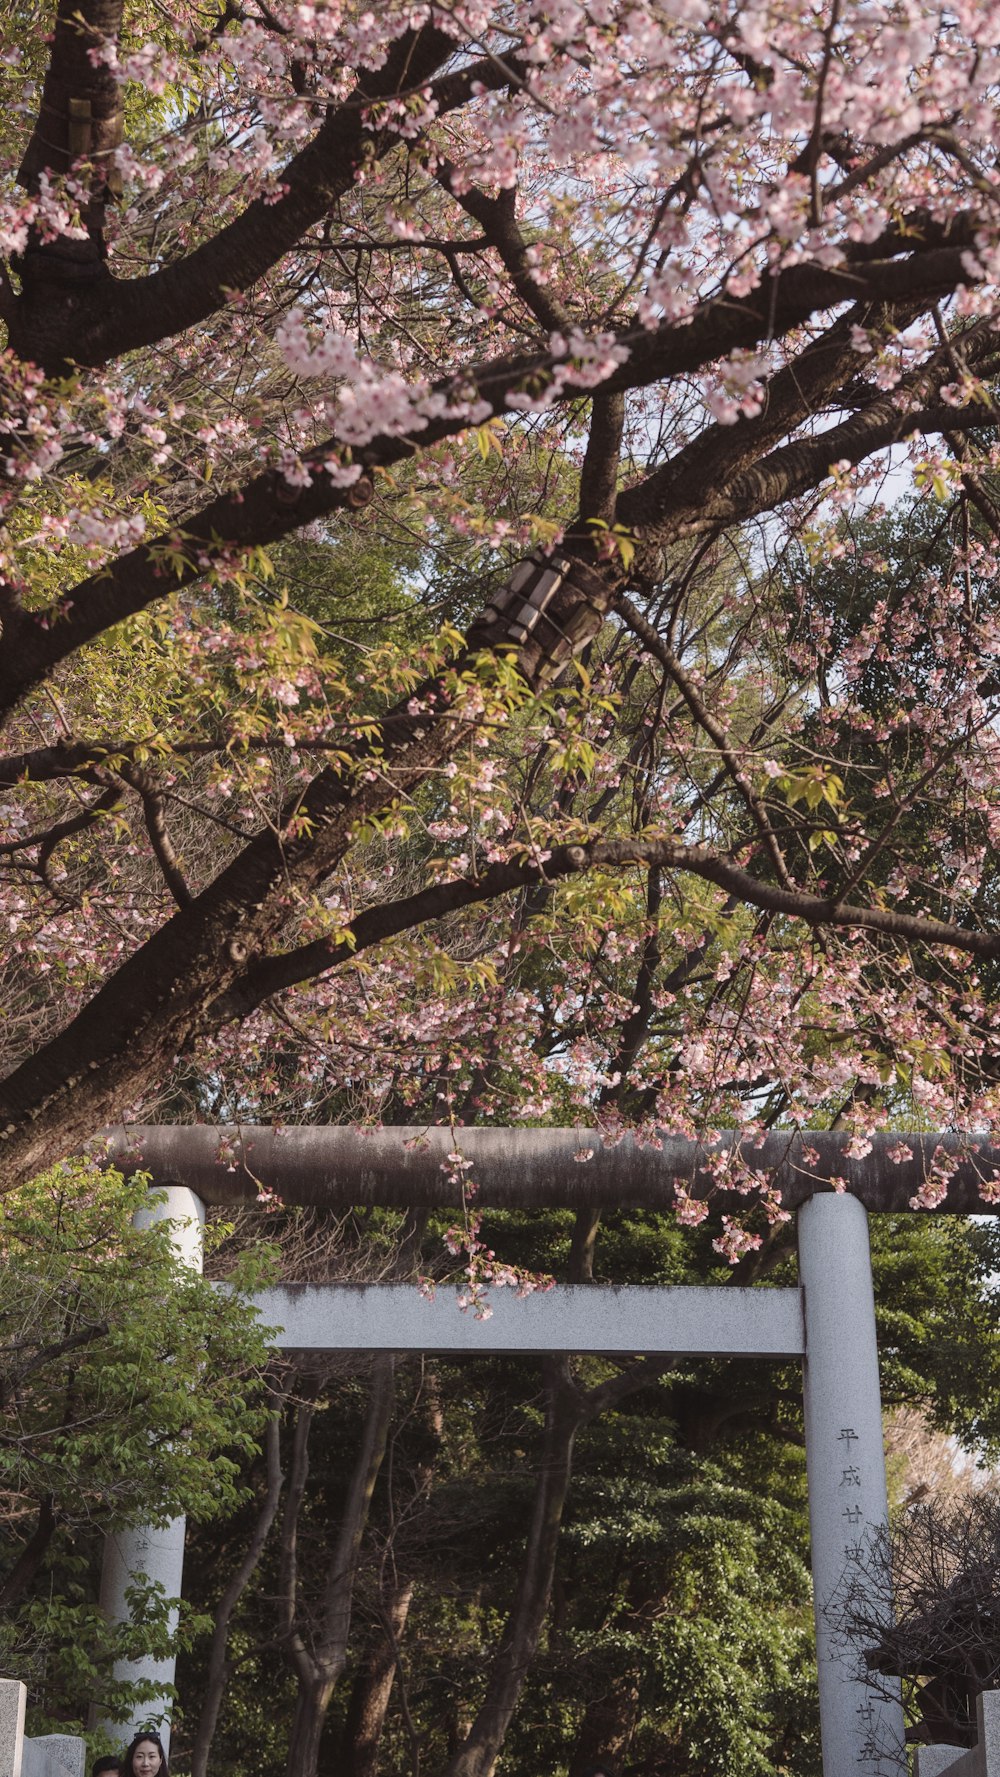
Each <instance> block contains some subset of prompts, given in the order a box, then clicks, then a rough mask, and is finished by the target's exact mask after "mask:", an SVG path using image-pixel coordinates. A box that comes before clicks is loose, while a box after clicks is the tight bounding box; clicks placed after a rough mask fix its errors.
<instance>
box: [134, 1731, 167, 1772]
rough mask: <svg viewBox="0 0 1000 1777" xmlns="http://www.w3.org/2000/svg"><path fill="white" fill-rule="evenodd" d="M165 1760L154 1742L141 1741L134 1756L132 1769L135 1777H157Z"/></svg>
mask: <svg viewBox="0 0 1000 1777" xmlns="http://www.w3.org/2000/svg"><path fill="white" fill-rule="evenodd" d="M162 1763H163V1760H162V1759H161V1757H160V1754H159V1752H158V1750H157V1747H156V1742H155V1741H154V1740H140V1741H139V1744H138V1746H137V1747H136V1749H135V1751H134V1752H133V1754H132V1769H133V1771H134V1772H135V1777H156V1773H157V1771H158V1770H159V1768H160V1766H161V1765H162Z"/></svg>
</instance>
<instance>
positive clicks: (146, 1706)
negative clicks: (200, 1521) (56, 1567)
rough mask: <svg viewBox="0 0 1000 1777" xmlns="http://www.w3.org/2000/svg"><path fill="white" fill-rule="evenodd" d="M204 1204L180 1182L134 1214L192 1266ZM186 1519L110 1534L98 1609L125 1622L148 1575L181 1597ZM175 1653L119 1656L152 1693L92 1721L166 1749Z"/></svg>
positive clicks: (121, 1671) (120, 1667) (195, 1266)
mask: <svg viewBox="0 0 1000 1777" xmlns="http://www.w3.org/2000/svg"><path fill="white" fill-rule="evenodd" d="M204 1220H205V1206H204V1204H203V1203H202V1201H201V1199H200V1198H199V1197H196V1196H195V1194H194V1192H193V1191H189V1190H188V1189H187V1188H186V1186H184V1185H170V1186H168V1187H167V1188H166V1189H163V1188H162V1187H161V1188H160V1189H159V1190H158V1191H157V1193H156V1196H155V1198H154V1201H153V1202H152V1203H150V1204H149V1205H148V1206H146V1207H145V1208H143V1209H140V1210H139V1211H138V1212H137V1214H136V1216H135V1224H136V1227H137V1228H143V1227H149V1226H150V1225H151V1224H152V1223H153V1222H164V1221H166V1222H169V1223H170V1224H171V1228H170V1234H171V1240H172V1243H173V1246H174V1250H175V1252H176V1253H177V1255H178V1257H179V1258H180V1259H181V1260H182V1262H183V1263H184V1264H185V1265H190V1266H191V1268H192V1270H194V1271H200V1270H201V1268H202V1226H203V1223H204ZM185 1528H186V1525H185V1520H184V1519H183V1518H174V1519H172V1520H171V1522H170V1523H169V1524H164V1525H161V1526H154V1525H139V1526H137V1527H136V1528H134V1529H132V1530H121V1531H118V1532H117V1534H115V1533H112V1534H111V1535H109V1536H108V1538H107V1541H106V1543H105V1549H104V1566H103V1571H102V1574H101V1609H102V1610H103V1612H104V1614H105V1616H106V1617H107V1618H108V1620H109V1621H110V1622H112V1623H127V1622H129V1620H130V1618H131V1614H132V1613H131V1610H130V1608H129V1601H128V1589H129V1586H130V1585H131V1584H132V1583H133V1581H134V1580H137V1579H141V1578H144V1579H147V1580H151V1581H153V1582H154V1583H155V1584H157V1585H159V1586H161V1587H162V1589H163V1592H164V1594H165V1596H166V1597H167V1598H179V1597H180V1595H181V1579H182V1577H183V1573H184V1532H185ZM177 1615H178V1613H177V1609H176V1607H175V1608H174V1609H173V1610H172V1611H171V1613H170V1618H169V1629H170V1633H171V1634H173V1632H174V1631H175V1630H176V1628H177ZM175 1665H176V1658H175V1656H174V1655H173V1654H169V1655H168V1656H167V1657H166V1658H165V1659H160V1660H158V1659H155V1658H154V1657H153V1655H151V1654H146V1655H144V1656H142V1657H141V1658H139V1659H136V1660H119V1661H117V1663H116V1665H115V1677H116V1678H119V1679H131V1680H139V1679H144V1680H145V1681H146V1682H147V1683H148V1684H150V1685H152V1686H154V1687H155V1692H156V1694H155V1695H154V1696H153V1697H152V1698H151V1700H150V1701H149V1702H147V1703H141V1704H139V1705H138V1707H137V1708H136V1709H135V1710H133V1712H132V1715H131V1717H130V1718H129V1719H128V1720H126V1721H125V1722H124V1723H123V1722H121V1721H118V1720H115V1719H114V1718H112V1717H109V1716H100V1717H98V1720H97V1722H96V1726H98V1727H101V1728H104V1729H105V1730H106V1731H107V1732H108V1733H109V1734H110V1735H111V1737H112V1739H121V1740H130V1739H131V1738H132V1735H133V1734H135V1733H137V1732H138V1730H139V1728H140V1727H151V1726H155V1728H156V1732H157V1733H158V1734H159V1736H160V1738H161V1740H162V1741H163V1745H164V1748H165V1750H166V1751H167V1752H169V1751H170V1711H171V1709H172V1707H173V1703H172V1698H171V1687H172V1685H173V1682H174V1668H175Z"/></svg>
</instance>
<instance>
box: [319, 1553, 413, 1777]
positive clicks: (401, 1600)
mask: <svg viewBox="0 0 1000 1777" xmlns="http://www.w3.org/2000/svg"><path fill="white" fill-rule="evenodd" d="M412 1597H413V1581H412V1580H405V1581H403V1582H402V1583H401V1584H400V1585H398V1586H397V1587H396V1588H395V1589H394V1591H393V1592H391V1593H390V1595H389V1598H388V1600H387V1603H386V1614H385V1621H384V1622H383V1623H381V1624H379V1625H378V1626H377V1627H376V1630H375V1634H374V1635H373V1637H372V1640H371V1642H370V1643H369V1646H368V1649H367V1652H366V1654H365V1657H364V1659H363V1661H362V1663H361V1669H360V1671H359V1672H358V1675H357V1678H356V1679H355V1681H354V1688H353V1690H352V1692H351V1700H350V1703H349V1704H348V1708H347V1720H346V1722H345V1723H344V1737H343V1742H342V1748H341V1756H340V1759H339V1761H338V1765H337V1769H338V1771H339V1772H340V1773H341V1777H376V1773H377V1771H378V1748H379V1741H380V1740H381V1738H382V1729H383V1727H384V1725H385V1716H386V1711H387V1709H388V1707H389V1698H390V1696H391V1695H392V1687H393V1682H394V1680H395V1677H396V1661H397V1655H398V1650H399V1639H400V1636H401V1635H402V1633H403V1630H404V1629H405V1627H406V1618H407V1615H408V1613H409V1609H410V1600H411V1599H412Z"/></svg>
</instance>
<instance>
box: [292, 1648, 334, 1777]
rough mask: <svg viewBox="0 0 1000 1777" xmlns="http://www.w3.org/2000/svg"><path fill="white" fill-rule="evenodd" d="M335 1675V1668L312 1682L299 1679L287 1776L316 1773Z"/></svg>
mask: <svg viewBox="0 0 1000 1777" xmlns="http://www.w3.org/2000/svg"><path fill="white" fill-rule="evenodd" d="M338 1677H339V1672H337V1673H334V1675H333V1676H332V1677H326V1676H324V1677H322V1678H317V1679H315V1680H314V1681H313V1683H312V1684H303V1683H302V1682H301V1680H300V1682H299V1693H298V1696H297V1697H296V1699H295V1713H294V1715H293V1716H292V1728H291V1734H290V1736H289V1741H288V1767H287V1768H288V1777H316V1773H317V1771H318V1770H319V1748H320V1741H321V1740H322V1738H323V1729H324V1727H325V1725H326V1712H327V1710H328V1709H329V1707H330V1703H331V1700H332V1698H333V1693H334V1691H335V1690H336V1688H337V1678H338Z"/></svg>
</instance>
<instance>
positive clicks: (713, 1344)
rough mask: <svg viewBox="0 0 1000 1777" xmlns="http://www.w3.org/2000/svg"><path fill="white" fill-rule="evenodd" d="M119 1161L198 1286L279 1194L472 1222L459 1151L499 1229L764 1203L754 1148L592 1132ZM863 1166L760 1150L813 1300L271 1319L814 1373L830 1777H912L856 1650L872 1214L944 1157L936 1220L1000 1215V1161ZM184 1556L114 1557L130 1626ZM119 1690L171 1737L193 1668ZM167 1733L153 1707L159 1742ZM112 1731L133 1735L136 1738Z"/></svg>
mask: <svg viewBox="0 0 1000 1777" xmlns="http://www.w3.org/2000/svg"><path fill="white" fill-rule="evenodd" d="M104 1140H105V1144H106V1152H107V1158H108V1162H109V1164H114V1165H116V1166H118V1167H121V1168H124V1169H125V1170H128V1171H137V1170H143V1171H145V1172H148V1173H149V1175H150V1178H151V1182H152V1187H153V1189H154V1190H156V1191H158V1192H161V1193H162V1194H163V1195H162V1197H161V1200H160V1201H159V1202H157V1203H154V1204H153V1205H152V1206H151V1208H150V1209H149V1210H148V1211H146V1212H143V1214H144V1215H146V1216H148V1217H150V1218H152V1219H156V1220H160V1219H166V1220H169V1221H170V1222H171V1223H172V1225H173V1229H174V1239H175V1241H176V1243H177V1246H178V1249H179V1251H180V1252H181V1254H182V1255H183V1257H184V1258H185V1260H186V1261H187V1262H188V1263H190V1264H195V1265H198V1264H200V1248H201V1224H202V1222H203V1220H204V1214H205V1207H206V1206H207V1205H223V1206H230V1207H231V1206H234V1205H236V1204H240V1203H253V1202H254V1201H255V1200H256V1198H257V1194H258V1189H259V1187H260V1186H262V1185H263V1186H265V1187H266V1188H268V1189H269V1190H273V1191H275V1192H277V1193H278V1195H280V1196H281V1197H282V1198H283V1199H284V1201H285V1202H287V1203H291V1204H303V1205H325V1206H329V1207H336V1208H347V1207H350V1206H352V1205H363V1204H373V1203H379V1204H389V1205H399V1206H405V1205H412V1206H427V1207H442V1206H448V1205H455V1206H458V1205H460V1204H461V1202H462V1192H463V1185H462V1181H461V1173H460V1170H459V1169H456V1168H454V1167H450V1166H449V1165H448V1156H449V1154H451V1153H452V1150H453V1148H454V1147H455V1145H456V1142H457V1143H458V1144H459V1145H460V1148H461V1154H462V1157H463V1158H464V1159H466V1160H469V1161H471V1162H472V1167H471V1174H472V1177H473V1178H474V1179H475V1181H476V1186H477V1191H476V1204H477V1206H478V1207H501V1206H503V1207H520V1208H534V1207H542V1206H551V1205H561V1206H565V1207H570V1208H574V1209H580V1208H584V1207H593V1208H601V1209H604V1210H612V1209H616V1208H624V1207H631V1208H636V1207H638V1208H656V1209H669V1208H670V1207H671V1204H672V1202H673V1201H674V1197H675V1189H676V1186H677V1185H678V1184H680V1185H682V1186H683V1187H684V1189H685V1191H686V1192H687V1193H688V1195H689V1196H692V1197H707V1196H709V1195H711V1197H712V1199H713V1206H716V1205H721V1207H722V1208H725V1207H726V1206H727V1203H729V1204H730V1206H731V1204H732V1203H733V1202H735V1203H737V1204H739V1205H740V1206H742V1207H744V1208H745V1207H746V1202H747V1199H746V1197H745V1196H744V1195H739V1196H737V1195H736V1194H735V1193H733V1192H732V1191H731V1190H727V1189H726V1186H725V1183H724V1180H725V1169H724V1167H723V1170H722V1172H721V1173H720V1172H719V1170H718V1162H720V1161H723V1162H724V1161H725V1160H726V1158H727V1156H728V1157H732V1152H733V1149H734V1147H736V1146H737V1145H738V1144H739V1137H738V1136H729V1137H724V1138H723V1139H722V1140H721V1141H719V1142H717V1143H715V1144H712V1145H711V1146H705V1145H701V1144H698V1143H694V1142H690V1141H684V1140H681V1139H679V1138H674V1137H664V1139H663V1141H662V1142H661V1143H660V1145H659V1146H654V1145H650V1144H643V1145H638V1144H636V1143H635V1142H634V1141H632V1139H631V1138H625V1139H624V1140H622V1141H620V1142H617V1143H615V1144H614V1145H611V1146H607V1147H605V1146H604V1145H603V1144H602V1142H601V1140H600V1138H599V1137H598V1136H596V1135H595V1134H594V1133H593V1132H592V1131H588V1130H579V1129H577V1130H561V1129H480V1128H475V1129H463V1130H461V1131H459V1132H457V1134H456V1135H454V1136H453V1134H452V1132H451V1131H449V1130H446V1129H430V1130H427V1131H425V1132H424V1133H423V1135H421V1134H420V1132H419V1131H415V1130H413V1129H410V1128H404V1129H378V1130H372V1131H357V1130H351V1129H345V1128H341V1127H330V1128H293V1129H288V1130H284V1131H279V1132H275V1131H272V1130H269V1129H257V1128H247V1127H244V1128H242V1129H223V1130H220V1129H217V1128H210V1127H207V1126H201V1125H196V1126H185V1127H168V1126H163V1127H160V1126H148V1127H144V1128H133V1129H129V1130H127V1131H118V1132H106V1134H105V1137H104ZM846 1146H847V1140H846V1138H845V1137H843V1136H840V1135H832V1134H829V1133H826V1132H823V1133H815V1134H812V1133H810V1134H809V1135H808V1136H806V1137H805V1138H799V1137H796V1136H789V1135H769V1136H768V1137H767V1138H766V1139H765V1140H764V1141H763V1142H762V1143H758V1144H755V1145H750V1144H744V1145H743V1146H742V1148H741V1149H740V1152H741V1154H742V1156H743V1158H744V1159H745V1161H746V1162H747V1163H748V1164H749V1165H750V1166H752V1168H753V1169H754V1171H755V1172H760V1173H764V1172H767V1173H769V1174H773V1176H774V1179H775V1183H776V1185H777V1187H778V1188H779V1190H780V1193H781V1199H782V1204H783V1206H785V1207H787V1208H789V1209H793V1210H797V1212H798V1227H797V1233H798V1254H799V1284H798V1287H797V1288H791V1289H773V1288H769V1287H764V1288H749V1289H739V1288H734V1287H731V1286H720V1287H716V1288H700V1287H696V1286H681V1287H655V1288H645V1287H638V1286H628V1287H620V1288H614V1287H607V1286H602V1285H599V1284H587V1285H577V1286H564V1287H561V1288H560V1287H556V1288H554V1289H552V1290H550V1291H548V1292H545V1293H544V1294H539V1295H535V1296H531V1297H528V1298H527V1299H526V1300H523V1301H517V1300H514V1299H512V1298H511V1297H510V1296H509V1295H507V1293H506V1292H504V1291H503V1290H496V1291H494V1292H493V1294H492V1296H491V1306H492V1308H493V1316H492V1318H491V1319H490V1320H488V1321H482V1320H476V1319H475V1318H473V1317H471V1316H468V1315H463V1314H461V1313H460V1312H458V1310H457V1309H456V1307H455V1303H454V1300H453V1299H452V1298H451V1295H450V1292H442V1294H441V1296H440V1297H439V1298H438V1299H437V1300H436V1301H433V1302H428V1301H427V1300H425V1299H424V1298H423V1297H422V1296H421V1295H419V1294H418V1292H417V1291H416V1290H415V1289H414V1288H413V1287H412V1286H411V1285H401V1284H375V1285H368V1286H350V1285H337V1284H327V1285H298V1286H294V1285H293V1286H288V1287H285V1288H278V1289H273V1290H267V1291H264V1292H262V1293H261V1294H260V1296H259V1297H258V1298H257V1306H258V1308H259V1311H260V1314H261V1317H262V1319H263V1320H264V1321H265V1322H266V1323H268V1324H270V1325H274V1326H276V1327H279V1328H280V1329H281V1331H280V1332H279V1333H278V1335H277V1339H276V1344H277V1346H278V1347H279V1348H280V1349H285V1350H298V1351H302V1350H309V1351H355V1352H359V1353H365V1352H367V1353H372V1352H379V1351H382V1352H385V1351H392V1352H406V1351H413V1352H419V1351H434V1352H441V1353H446V1354H448V1355H449V1356H456V1355H458V1354H461V1353H466V1354H468V1355H474V1354H476V1353H480V1354H483V1355H493V1356H495V1355H498V1354H503V1353H510V1354H516V1355H522V1356H526V1355H530V1354H537V1353H543V1352H546V1353H547V1352H573V1353H577V1354H585V1353H591V1354H602V1355H615V1354H622V1355H633V1354H640V1353H643V1354H649V1355H654V1356H655V1355H663V1356H671V1357H677V1358H681V1357H694V1356H714V1357H732V1358H740V1357H756V1358H771V1359H775V1360H779V1359H785V1360H788V1359H796V1360H798V1361H800V1362H801V1364H802V1369H803V1388H804V1404H805V1434H806V1461H807V1474H808V1485H809V1521H810V1539H811V1548H812V1570H813V1588H814V1605H815V1621H816V1647H817V1658H818V1667H819V1697H820V1723H821V1733H822V1742H823V1771H824V1777H851V1774H852V1773H857V1777H898V1773H899V1771H900V1770H901V1768H905V1766H904V1762H903V1761H902V1757H901V1755H902V1747H903V1726H904V1724H903V1715H902V1708H901V1706H900V1704H899V1701H898V1699H893V1698H892V1697H891V1696H890V1697H888V1698H887V1696H886V1694H885V1690H884V1685H883V1687H882V1688H880V1689H875V1688H874V1687H872V1686H870V1685H869V1684H868V1683H867V1681H866V1678H865V1675H864V1669H863V1662H862V1661H861V1658H860V1649H858V1648H857V1647H856V1646H852V1645H851V1644H850V1643H849V1641H848V1640H847V1639H846V1638H845V1635H844V1632H843V1628H842V1626H841V1625H840V1624H838V1621H837V1611H836V1600H837V1597H838V1595H839V1594H840V1593H841V1591H842V1588H843V1585H844V1581H845V1576H848V1575H850V1574H851V1573H852V1572H853V1571H854V1564H857V1568H856V1575H855V1578H856V1577H857V1575H862V1574H863V1571H864V1570H863V1562H862V1557H863V1552H864V1549H865V1545H866V1539H867V1538H869V1537H870V1536H871V1535H872V1534H873V1533H875V1532H877V1530H878V1529H879V1528H880V1527H881V1526H882V1525H884V1524H885V1522H886V1519H887V1511H888V1508H887V1500H886V1481H885V1460H884V1452H883V1445H882V1418H881V1400H880V1393H879V1376H878V1352H877V1346H876V1336H875V1310H874V1298H873V1293H872V1277H871V1260H870V1253H869V1244H868V1227H867V1212H868V1211H874V1212H891V1213H900V1212H902V1211H906V1210H909V1209H911V1208H912V1207H913V1203H912V1200H913V1199H915V1198H916V1197H917V1194H918V1193H919V1192H921V1191H925V1192H926V1187H927V1183H928V1180H929V1179H931V1178H932V1176H933V1175H932V1171H931V1167H932V1162H933V1160H934V1158H935V1156H937V1157H938V1158H940V1157H941V1156H942V1155H944V1156H948V1157H950V1158H951V1159H952V1160H953V1161H954V1162H955V1164H954V1167H953V1170H952V1173H951V1177H950V1180H949V1183H948V1188H947V1192H946V1193H945V1195H944V1196H943V1198H942V1200H941V1202H940V1203H938V1204H937V1205H936V1207H937V1208H938V1209H941V1210H944V1211H946V1212H950V1213H957V1214H969V1213H980V1214H981V1213H987V1214H989V1213H994V1214H995V1213H1000V1204H994V1203H992V1202H990V1201H989V1200H988V1198H989V1189H990V1186H991V1184H992V1180H993V1178H994V1173H995V1169H997V1170H1000V1149H996V1148H993V1147H991V1146H990V1144H989V1143H986V1142H978V1143H976V1144H975V1146H974V1147H973V1146H972V1144H970V1143H969V1141H968V1140H964V1141H960V1140H959V1139H958V1138H956V1137H949V1136H924V1135H920V1136H906V1137H901V1136H899V1135H896V1134H893V1135H892V1136H877V1137H874V1138H873V1139H872V1145H871V1151H870V1153H869V1154H868V1155H866V1157H865V1158H864V1159H863V1160H851V1159H849V1158H847V1156H846V1155H845V1147H846ZM890 1150H891V1151H890ZM584 1159H585V1160H586V1164H582V1163H581V1162H582V1161H583V1160H584ZM984 1188H985V1189H986V1191H987V1197H986V1198H984V1197H983V1196H982V1194H981V1193H982V1191H983V1189H984ZM183 1553H184V1521H183V1519H178V1520H175V1521H174V1523H173V1524H171V1525H169V1526H168V1527H167V1528H166V1529H162V1530H137V1531H132V1532H128V1533H125V1534H122V1535H119V1536H118V1537H117V1538H114V1539H109V1544H108V1548H107V1552H106V1558H105V1566H104V1576H103V1582H102V1590H101V1602H102V1606H103V1608H104V1609H105V1611H106V1612H107V1613H108V1615H109V1617H111V1618H112V1619H113V1620H127V1618H128V1605H127V1601H126V1589H127V1587H128V1585H129V1583H130V1581H131V1578H132V1576H133V1575H136V1574H139V1573H143V1574H145V1575H146V1576H147V1577H148V1578H149V1579H150V1580H153V1581H156V1582H159V1584H160V1585H162V1587H163V1589H164V1592H165V1593H166V1595H167V1596H168V1597H177V1596H179V1595H180V1591H181V1577H182V1568H183ZM118 1675H119V1676H121V1677H133V1678H134V1677H143V1678H146V1679H148V1680H151V1681H152V1682H153V1683H155V1684H158V1685H160V1686H162V1687H163V1690H164V1695H163V1702H162V1708H161V1712H160V1713H161V1715H162V1721H163V1729H164V1732H165V1733H166V1734H168V1733H169V1704H168V1702H167V1698H166V1688H167V1687H168V1686H169V1685H170V1684H171V1683H172V1681H173V1664H172V1662H169V1661H159V1662H157V1661H152V1660H147V1661H143V1662H138V1663H123V1665H122V1666H121V1667H120V1668H119V1669H118ZM156 1713H157V1711H156V1709H155V1708H154V1709H153V1710H150V1708H149V1706H146V1707H145V1708H144V1710H143V1711H142V1712H141V1715H142V1720H143V1721H144V1722H147V1723H148V1721H149V1720H150V1719H151V1717H152V1716H155V1715H156ZM103 1725H105V1726H107V1727H108V1728H109V1729H110V1730H111V1731H112V1732H116V1731H117V1732H119V1733H120V1732H121V1731H122V1729H121V1725H120V1724H117V1723H113V1722H105V1723H104V1724H103ZM135 1725H137V1723H130V1724H128V1725H127V1731H129V1732H131V1731H132V1729H133V1728H134V1727H135ZM934 1768H936V1767H934Z"/></svg>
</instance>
